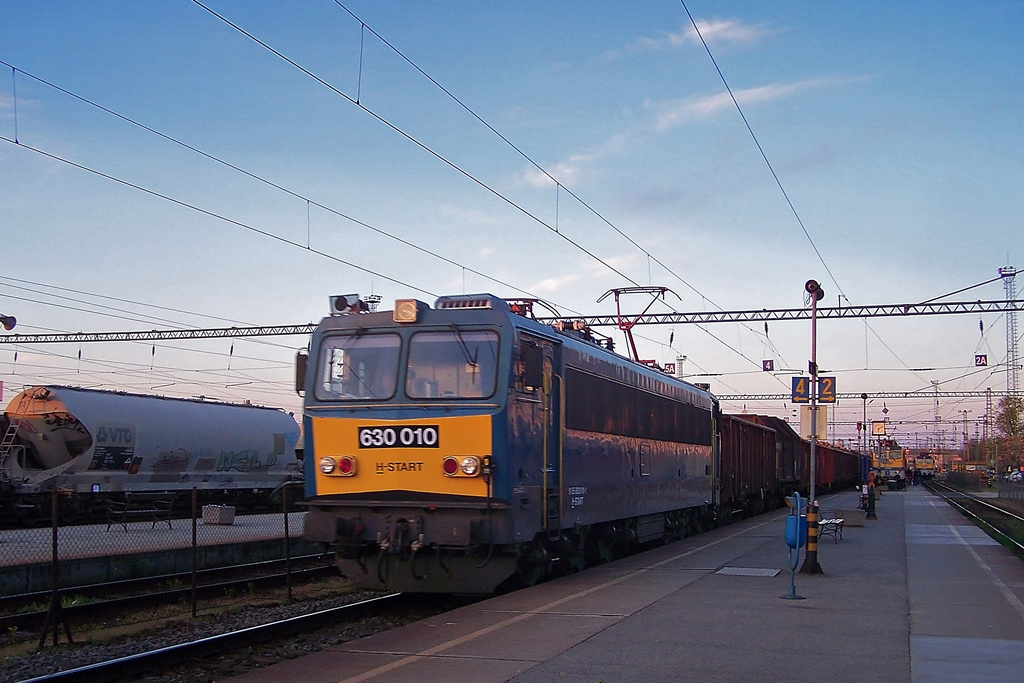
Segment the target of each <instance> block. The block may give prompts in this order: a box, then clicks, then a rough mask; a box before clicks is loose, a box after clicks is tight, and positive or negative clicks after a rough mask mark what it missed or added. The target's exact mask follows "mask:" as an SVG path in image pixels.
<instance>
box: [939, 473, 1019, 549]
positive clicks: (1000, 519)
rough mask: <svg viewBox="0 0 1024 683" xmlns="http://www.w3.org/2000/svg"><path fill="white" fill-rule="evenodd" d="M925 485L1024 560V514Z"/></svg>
mask: <svg viewBox="0 0 1024 683" xmlns="http://www.w3.org/2000/svg"><path fill="white" fill-rule="evenodd" d="M926 486H927V487H928V489H929V490H930V491H932V492H933V493H936V494H937V495H939V496H941V497H942V498H943V500H945V501H946V502H947V503H949V504H950V505H952V506H953V507H955V508H957V509H958V510H960V511H961V512H962V513H963V514H964V515H965V516H967V517H968V518H970V519H971V520H973V521H974V522H975V523H977V524H978V526H980V527H981V528H982V529H985V530H986V531H987V532H989V534H990V535H992V536H993V537H994V538H995V539H996V540H997V541H999V542H1000V543H1002V544H1003V545H1005V546H1007V547H1008V548H1010V549H1011V550H1013V551H1014V553H1016V554H1017V556H1018V557H1021V558H1022V559H1024V515H1022V514H1019V513H1018V512H1017V511H1014V510H1011V509H1008V506H1003V505H996V504H994V503H993V502H992V501H991V500H989V499H986V498H982V497H981V496H976V495H973V494H971V493H969V492H966V491H961V490H959V489H955V488H953V487H951V486H948V485H946V484H943V483H941V482H937V481H932V482H930V483H928V484H926Z"/></svg>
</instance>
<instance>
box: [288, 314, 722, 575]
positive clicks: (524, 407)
mask: <svg viewBox="0 0 1024 683" xmlns="http://www.w3.org/2000/svg"><path fill="white" fill-rule="evenodd" d="M338 301H340V302H341V303H340V304H338V303H336V302H338ZM531 303H532V302H530V301H514V302H511V304H510V302H506V301H505V300H503V299H500V298H497V297H495V296H492V295H488V294H479V295H464V296H447V297H441V298H440V299H438V300H437V302H436V303H435V305H434V307H430V306H428V305H427V304H425V303H423V302H419V301H416V300H399V301H398V302H396V304H395V308H394V310H393V311H387V312H368V311H366V310H365V306H364V305H362V302H359V301H357V300H356V298H355V297H352V298H350V299H347V300H346V299H345V298H338V299H332V313H333V314H332V315H331V316H329V317H327V318H325V319H324V320H323V321H322V322H321V323H320V325H319V326H318V328H317V330H316V331H315V332H314V334H313V336H312V338H311V342H310V348H309V351H308V355H306V354H305V353H300V356H299V359H298V363H297V377H296V389H297V390H299V391H301V392H302V393H304V407H303V438H304V441H305V444H304V450H305V454H306V456H305V459H304V463H305V474H306V493H307V499H308V502H309V512H308V513H307V515H306V520H305V524H304V532H303V535H304V537H305V538H306V539H307V540H311V541H316V542H323V543H328V544H332V545H334V546H335V548H336V551H337V557H338V564H339V567H340V569H341V571H342V572H343V573H344V574H345V575H346V576H348V577H349V578H350V580H351V581H352V582H353V583H354V584H356V585H357V586H360V587H367V588H387V589H395V590H402V591H413V592H456V593H490V592H492V591H494V590H495V589H496V588H498V587H499V586H503V585H509V586H511V585H529V584H532V583H534V582H536V581H538V580H540V579H541V578H543V577H544V576H545V575H547V574H549V573H552V572H556V571H571V570H575V569H580V568H582V567H583V566H585V565H587V564H591V563H598V562H601V561H605V560H608V559H610V558H611V557H612V556H613V555H614V553H616V552H617V551H618V550H620V549H622V548H624V547H628V546H635V545H637V544H642V543H646V542H652V541H662V540H665V539H672V538H680V537H682V536H683V535H685V534H686V533H687V530H688V529H690V528H693V527H697V526H699V525H701V524H709V523H713V521H714V513H715V509H716V504H717V500H716V497H717V487H716V485H715V482H716V481H717V472H716V469H717V461H716V457H715V453H716V442H717V431H716V419H717V417H718V405H717V403H716V402H715V400H714V398H713V397H712V396H711V394H709V393H708V392H707V391H704V390H701V389H698V388H697V387H694V386H693V385H690V384H688V383H686V382H683V381H681V380H678V379H676V378H673V377H670V376H668V375H666V374H664V373H663V372H660V371H658V370H656V369H653V368H650V367H647V366H645V365H643V364H639V363H634V362H632V361H629V360H627V359H625V358H623V357H621V356H618V355H616V354H615V353H613V352H612V351H611V350H609V349H608V348H606V347H605V346H604V345H602V344H600V343H598V342H596V341H594V339H593V337H592V336H591V335H590V334H589V333H588V332H587V331H586V330H585V329H582V328H581V326H579V325H572V324H567V325H561V326H556V327H551V326H547V325H543V324H541V323H539V322H537V321H536V320H534V319H533V318H532V306H531Z"/></svg>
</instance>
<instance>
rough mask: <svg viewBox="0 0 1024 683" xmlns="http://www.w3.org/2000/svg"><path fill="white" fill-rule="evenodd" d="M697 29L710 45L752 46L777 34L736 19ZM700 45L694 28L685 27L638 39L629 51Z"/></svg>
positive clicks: (705, 23) (715, 21)
mask: <svg viewBox="0 0 1024 683" xmlns="http://www.w3.org/2000/svg"><path fill="white" fill-rule="evenodd" d="M697 28H698V30H699V31H700V35H701V36H703V37H704V40H705V41H706V42H707V43H708V44H712V43H718V44H722V43H732V44H736V45H750V44H752V43H756V42H757V41H758V40H760V39H761V38H762V37H763V36H766V35H769V34H771V33H775V32H776V31H775V30H772V29H768V28H765V26H764V25H763V24H753V25H747V24H741V23H740V22H738V21H736V20H734V19H711V20H701V21H698V22H697ZM700 44H701V43H700V37H698V35H697V32H696V31H694V30H693V26H690V25H684V26H683V27H682V28H681V29H679V32H678V33H665V34H663V35H660V36H657V37H654V38H651V37H648V36H643V37H640V38H637V39H636V41H635V42H634V43H633V44H632V45H631V46H630V48H629V49H631V50H648V51H655V50H666V49H675V48H679V47H682V46H685V45H700Z"/></svg>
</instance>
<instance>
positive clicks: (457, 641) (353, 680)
mask: <svg viewBox="0 0 1024 683" xmlns="http://www.w3.org/2000/svg"><path fill="white" fill-rule="evenodd" d="M779 519H780V518H775V519H770V520H768V521H765V522H761V523H760V524H757V525H755V526H752V527H749V528H747V529H744V530H743V531H737V532H736V533H735V534H732V535H730V536H724V537H722V538H720V539H718V540H717V541H712V542H711V543H705V544H704V545H702V546H698V547H696V548H692V549H690V550H687V551H686V552H684V553H680V554H678V555H673V556H672V557H670V558H668V559H665V560H662V561H661V562H655V563H654V564H652V565H650V566H648V567H643V568H641V569H637V570H635V571H633V572H630V573H629V574H624V575H622V576H620V577H618V578H615V579H611V580H609V581H606V582H604V583H602V584H600V585H597V586H593V587H591V588H587V589H586V590H581V591H578V592H576V593H573V594H572V595H567V596H565V597H562V598H559V599H558V600H552V601H551V602H549V603H548V604H546V605H543V606H541V607H538V608H537V609H533V610H530V611H528V612H521V613H519V614H517V615H516V616H513V617H509V618H508V619H505V620H503V621H499V622H497V623H495V624H491V625H490V626H485V627H484V628H481V629H478V630H476V631H473V632H472V633H467V634H466V635H464V636H460V637H458V638H453V639H451V640H449V641H446V642H444V643H440V644H439V645H435V646H434V647H428V648H427V649H425V650H420V651H419V652H417V653H416V654H412V655H407V656H405V657H403V658H402V659H398V660H395V661H393V662H390V663H388V664H384V665H383V666H379V667H377V668H376V669H371V670H369V671H364V672H363V673H361V674H358V675H356V676H351V677H349V678H343V679H340V680H339V681H338V683H360V682H361V681H366V680H369V679H371V678H374V677H376V676H379V675H381V674H385V673H388V672H389V671H394V670H395V669H399V668H401V667H403V666H406V665H408V664H412V663H413V662H417V661H419V660H420V659H422V658H423V657H429V656H432V655H436V654H438V653H441V652H444V651H445V650H449V649H451V648H453V647H456V646H458V645H462V644H463V643H467V642H469V641H471V640H475V639H477V638H479V637H481V636H485V635H487V634H489V633H493V632H494V631H497V630H499V629H502V628H505V627H506V626H511V625H513V624H517V623H519V622H520V621H525V620H527V619H529V618H531V617H533V616H535V615H538V614H543V613H546V612H548V611H549V610H551V609H553V608H555V607H558V606H559V605H564V604H565V603H567V602H570V601H572V600H576V599H578V598H582V597H584V596H587V595H590V594H591V593H596V592H597V591H601V590H605V589H607V588H610V587H612V586H614V585H616V584H619V583H622V582H623V581H628V580H629V579H632V578H635V577H637V576H640V575H641V574H643V573H644V572H646V571H649V570H651V569H655V568H657V567H661V566H663V565H666V564H669V563H671V562H675V561H677V560H681V559H682V558H684V557H687V556H689V555H693V554H694V553H698V552H700V551H702V550H707V549H708V548H712V547H714V546H716V545H718V544H719V543H724V542H726V541H731V540H732V539H734V538H738V537H739V536H743V535H744V534H747V533H749V532H750V531H752V530H753V529H758V528H760V527H762V526H765V525H766V524H774V523H777V522H778V521H779ZM364 652H365V650H364ZM382 654H383V653H382Z"/></svg>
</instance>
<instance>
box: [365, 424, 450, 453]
mask: <svg viewBox="0 0 1024 683" xmlns="http://www.w3.org/2000/svg"><path fill="white" fill-rule="evenodd" d="M439 434H440V430H439V429H438V426H437V425H405V426H404V427H360V428H359V447H360V448H437V447H438V441H439V438H438V435H439Z"/></svg>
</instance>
